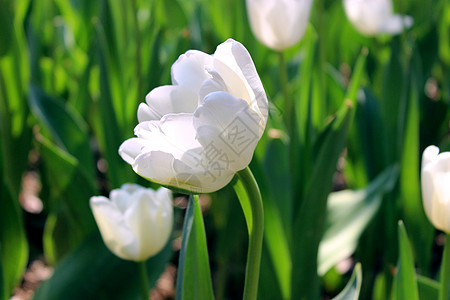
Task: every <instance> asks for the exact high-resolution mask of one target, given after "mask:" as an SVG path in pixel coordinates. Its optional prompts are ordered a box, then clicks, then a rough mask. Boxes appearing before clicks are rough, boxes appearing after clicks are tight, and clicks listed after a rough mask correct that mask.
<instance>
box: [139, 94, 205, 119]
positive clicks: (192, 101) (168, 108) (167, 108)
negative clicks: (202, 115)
mask: <svg viewBox="0 0 450 300" xmlns="http://www.w3.org/2000/svg"><path fill="white" fill-rule="evenodd" d="M145 101H146V102H147V104H144V103H141V104H140V105H139V108H138V120H139V122H144V121H151V120H160V119H161V118H162V117H163V116H164V115H167V114H177V113H193V112H194V111H195V109H196V108H197V106H198V95H197V94H196V93H194V92H193V91H192V90H190V89H187V88H185V87H182V86H178V85H165V86H160V87H157V88H155V89H153V90H152V91H151V92H150V93H148V94H147V96H146V97H145Z"/></svg>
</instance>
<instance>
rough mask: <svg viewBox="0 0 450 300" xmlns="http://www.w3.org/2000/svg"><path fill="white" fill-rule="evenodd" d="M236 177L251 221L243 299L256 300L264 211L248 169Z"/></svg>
mask: <svg viewBox="0 0 450 300" xmlns="http://www.w3.org/2000/svg"><path fill="white" fill-rule="evenodd" d="M237 176H238V178H239V180H240V181H241V183H242V185H243V186H244V189H245V191H246V193H247V197H248V201H249V205H250V210H251V220H252V223H251V224H252V226H251V230H250V231H249V242H248V252H247V266H246V269H245V283H244V297H243V299H244V300H256V299H257V295H258V281H259V269H260V264H261V250H262V242H263V234H264V210H263V204H262V199H261V193H260V192H259V188H258V184H257V183H256V180H255V177H253V174H252V172H251V171H250V169H249V168H248V167H247V168H245V169H243V170H241V171H239V172H238V173H237ZM238 196H239V195H238ZM246 217H247V216H246Z"/></svg>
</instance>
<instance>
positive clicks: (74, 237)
mask: <svg viewBox="0 0 450 300" xmlns="http://www.w3.org/2000/svg"><path fill="white" fill-rule="evenodd" d="M38 140H39V142H40V145H41V155H42V157H43V158H44V161H45V166H46V175H47V178H46V180H47V181H46V182H47V183H48V184H49V185H50V186H49V189H50V192H51V193H50V200H51V201H49V203H48V209H49V211H50V215H49V217H48V219H47V222H46V226H45V231H44V249H45V254H46V257H47V259H48V260H49V261H50V262H53V263H54V262H56V261H58V260H60V259H61V258H62V257H63V256H64V255H65V254H67V252H68V251H70V250H72V249H73V247H74V246H77V245H78V244H79V243H80V242H81V241H82V240H83V239H84V238H85V237H86V236H87V235H89V234H91V233H92V232H93V230H94V229H95V228H96V225H95V221H94V218H93V216H92V213H91V209H90V207H89V198H90V197H91V196H93V195H96V194H98V192H97V189H96V188H95V187H94V186H93V183H92V182H91V181H90V180H91V179H90V178H88V177H87V176H86V173H85V172H83V171H82V169H81V168H80V165H79V163H78V161H77V159H76V158H75V157H73V156H72V155H70V154H68V153H67V152H65V151H64V150H62V149H61V148H59V147H57V146H56V145H54V144H52V143H51V142H50V141H49V140H48V139H46V138H45V137H43V136H40V137H39V138H38Z"/></svg>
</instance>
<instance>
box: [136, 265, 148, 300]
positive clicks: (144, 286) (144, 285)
mask: <svg viewBox="0 0 450 300" xmlns="http://www.w3.org/2000/svg"><path fill="white" fill-rule="evenodd" d="M137 264H138V267H139V280H140V281H141V296H142V299H143V300H148V299H150V297H149V291H150V287H149V285H148V275H147V265H146V264H145V261H139V262H137Z"/></svg>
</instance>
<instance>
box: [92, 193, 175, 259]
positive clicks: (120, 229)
mask: <svg viewBox="0 0 450 300" xmlns="http://www.w3.org/2000/svg"><path fill="white" fill-rule="evenodd" d="M109 198H110V199H111V200H110V199H108V198H106V197H103V196H97V197H92V198H91V200H90V205H91V209H92V212H93V213H94V217H95V221H96V222H97V225H98V227H99V229H100V233H101V235H102V238H103V241H104V242H105V244H106V246H107V247H108V249H109V250H111V252H113V253H114V254H115V255H117V256H118V257H120V258H123V259H127V260H134V261H144V260H147V259H148V258H149V257H150V256H153V255H155V254H157V253H158V252H159V251H161V250H162V248H163V247H164V246H165V245H166V243H167V241H168V240H169V237H170V235H171V233H172V223H173V208H172V194H171V191H170V190H168V189H166V188H160V189H158V190H157V191H154V190H152V189H147V188H143V187H141V186H139V185H137V184H124V185H123V186H122V187H121V188H120V189H116V190H112V191H111V193H110V195H109Z"/></svg>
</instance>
